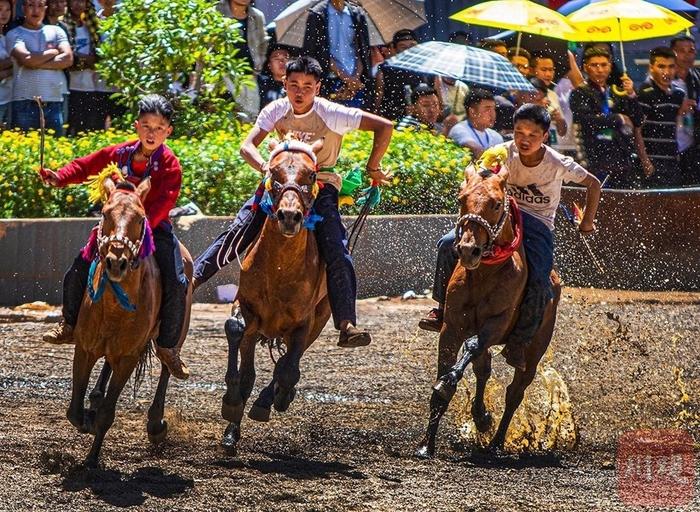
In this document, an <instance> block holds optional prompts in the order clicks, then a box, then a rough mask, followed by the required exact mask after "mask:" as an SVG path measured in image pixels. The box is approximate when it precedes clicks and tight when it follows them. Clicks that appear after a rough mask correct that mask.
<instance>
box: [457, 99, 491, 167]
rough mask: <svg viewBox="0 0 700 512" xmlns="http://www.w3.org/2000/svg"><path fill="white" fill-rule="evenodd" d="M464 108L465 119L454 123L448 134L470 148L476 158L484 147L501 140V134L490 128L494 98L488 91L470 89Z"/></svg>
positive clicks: (461, 144) (486, 147) (458, 142)
mask: <svg viewBox="0 0 700 512" xmlns="http://www.w3.org/2000/svg"><path fill="white" fill-rule="evenodd" d="M464 109H465V110H466V113H467V119H466V120H464V121H462V122H461V123H457V124H456V125H454V126H453V127H452V129H451V130H450V133H449V134H448V136H449V137H450V138H451V139H452V140H454V141H455V142H456V143H457V144H459V145H460V146H464V147H468V148H469V149H471V151H472V154H473V158H474V159H475V160H476V159H478V158H479V157H480V156H481V153H483V152H484V150H485V149H488V148H490V147H491V146H495V145H496V144H500V143H501V142H503V137H501V134H500V133H498V132H497V131H495V130H492V128H493V125H494V124H495V122H496V100H494V96H493V94H492V93H490V92H489V91H486V90H484V89H472V90H471V91H469V94H468V95H467V97H466V98H465V99H464Z"/></svg>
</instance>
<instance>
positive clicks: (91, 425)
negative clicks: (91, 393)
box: [78, 410, 96, 435]
mask: <svg viewBox="0 0 700 512" xmlns="http://www.w3.org/2000/svg"><path fill="white" fill-rule="evenodd" d="M95 416H96V413H95V411H90V410H88V411H85V414H84V416H83V425H82V426H81V427H80V428H79V429H78V430H80V432H81V433H82V434H92V435H95V433H96V430H95Z"/></svg>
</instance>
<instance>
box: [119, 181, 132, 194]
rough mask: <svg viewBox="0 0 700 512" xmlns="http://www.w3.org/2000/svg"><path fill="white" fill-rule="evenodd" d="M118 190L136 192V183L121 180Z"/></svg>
mask: <svg viewBox="0 0 700 512" xmlns="http://www.w3.org/2000/svg"><path fill="white" fill-rule="evenodd" d="M116 190H127V191H129V192H136V185H134V184H133V183H131V182H130V181H126V180H124V181H120V182H119V183H117V184H116Z"/></svg>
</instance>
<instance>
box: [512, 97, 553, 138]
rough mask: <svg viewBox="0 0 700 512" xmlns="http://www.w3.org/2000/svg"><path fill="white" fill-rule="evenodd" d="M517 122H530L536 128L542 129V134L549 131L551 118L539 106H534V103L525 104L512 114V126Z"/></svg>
mask: <svg viewBox="0 0 700 512" xmlns="http://www.w3.org/2000/svg"><path fill="white" fill-rule="evenodd" d="M518 121H532V122H533V123H535V124H536V125H537V126H539V127H540V128H542V131H543V132H544V133H547V132H548V131H549V125H550V124H551V123H552V118H551V116H550V115H549V112H547V109H546V108H544V107H543V106H541V105H535V104H534V103H525V105H522V106H520V107H519V108H518V110H516V111H515V114H513V126H515V124H516V123H517V122H518Z"/></svg>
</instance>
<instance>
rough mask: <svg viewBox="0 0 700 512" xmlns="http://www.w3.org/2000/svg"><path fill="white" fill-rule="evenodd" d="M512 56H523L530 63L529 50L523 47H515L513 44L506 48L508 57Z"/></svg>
mask: <svg viewBox="0 0 700 512" xmlns="http://www.w3.org/2000/svg"><path fill="white" fill-rule="evenodd" d="M513 57H525V58H526V59H527V62H528V64H529V63H530V52H529V51H527V50H526V49H525V48H516V47H515V46H512V47H510V48H508V59H512V58H513Z"/></svg>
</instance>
